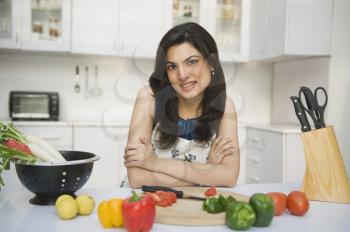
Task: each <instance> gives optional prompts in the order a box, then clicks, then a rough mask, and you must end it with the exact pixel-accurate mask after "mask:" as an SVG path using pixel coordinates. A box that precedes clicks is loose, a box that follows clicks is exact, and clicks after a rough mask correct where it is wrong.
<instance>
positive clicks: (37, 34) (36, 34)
mask: <svg viewBox="0 0 350 232" xmlns="http://www.w3.org/2000/svg"><path fill="white" fill-rule="evenodd" d="M42 37H43V23H42V22H40V21H35V22H34V23H33V30H32V39H33V41H38V40H41V39H42Z"/></svg>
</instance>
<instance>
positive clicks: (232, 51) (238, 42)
mask: <svg viewBox="0 0 350 232" xmlns="http://www.w3.org/2000/svg"><path fill="white" fill-rule="evenodd" d="M252 4H253V2H252V0H215V1H208V5H209V6H208V8H209V10H208V18H209V19H208V29H209V32H210V33H211V34H212V35H213V37H214V38H215V41H216V43H217V46H218V50H219V56H220V60H222V61H237V62H240V61H247V60H248V51H249V47H250V41H251V40H250V34H249V33H250V32H249V27H250V24H249V23H250V19H251V17H253V15H252V13H251V12H250V9H251V8H250V7H251V5H252Z"/></svg>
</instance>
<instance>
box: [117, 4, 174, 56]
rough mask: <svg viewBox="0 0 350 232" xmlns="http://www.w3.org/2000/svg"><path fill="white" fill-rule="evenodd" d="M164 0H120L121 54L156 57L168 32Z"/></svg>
mask: <svg viewBox="0 0 350 232" xmlns="http://www.w3.org/2000/svg"><path fill="white" fill-rule="evenodd" d="M167 5H168V2H167V1H164V0H152V1H140V0H120V18H119V20H120V22H119V39H120V40H119V55H120V56H129V57H145V58H154V57H155V56H156V51H157V47H158V44H159V41H160V39H161V38H162V36H163V35H164V33H165V32H166V29H167V28H166V22H167V18H166V17H167V15H166V11H167Z"/></svg>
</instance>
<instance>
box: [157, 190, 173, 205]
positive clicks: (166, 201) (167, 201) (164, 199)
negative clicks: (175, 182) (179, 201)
mask: <svg viewBox="0 0 350 232" xmlns="http://www.w3.org/2000/svg"><path fill="white" fill-rule="evenodd" d="M156 194H157V195H158V196H159V197H160V199H161V201H160V202H158V203H157V205H158V206H162V207H166V206H170V205H172V201H171V197H170V195H169V194H168V193H167V192H164V191H156Z"/></svg>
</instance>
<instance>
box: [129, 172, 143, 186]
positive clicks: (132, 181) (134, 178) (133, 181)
mask: <svg viewBox="0 0 350 232" xmlns="http://www.w3.org/2000/svg"><path fill="white" fill-rule="evenodd" d="M132 169H134V170H132ZM135 172H137V170H135V168H128V181H129V185H130V187H131V188H133V189H135V188H141V187H142V181H141V180H139V178H138V176H140V175H137V174H136V173H135Z"/></svg>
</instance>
